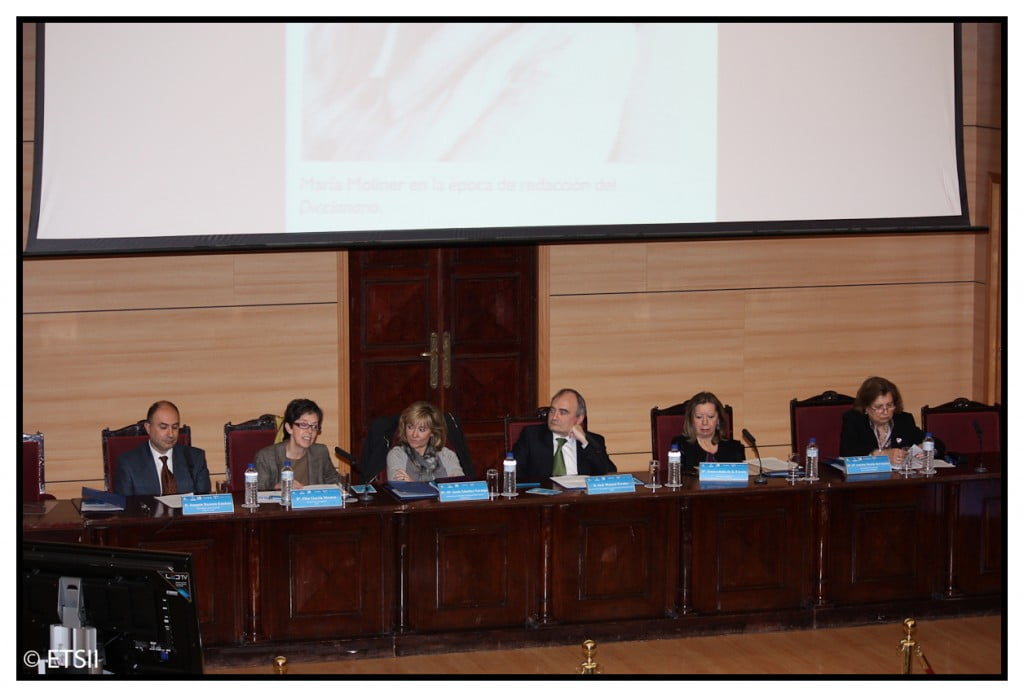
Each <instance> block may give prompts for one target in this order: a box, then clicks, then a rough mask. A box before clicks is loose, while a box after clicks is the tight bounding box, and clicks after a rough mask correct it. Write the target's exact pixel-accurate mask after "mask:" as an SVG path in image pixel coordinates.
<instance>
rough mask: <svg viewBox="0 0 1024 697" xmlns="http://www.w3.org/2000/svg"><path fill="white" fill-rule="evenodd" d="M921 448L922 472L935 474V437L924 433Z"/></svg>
mask: <svg viewBox="0 0 1024 697" xmlns="http://www.w3.org/2000/svg"><path fill="white" fill-rule="evenodd" d="M921 450H923V451H924V470H923V474H935V439H934V438H932V434H930V433H926V434H924V440H923V441H922V442H921Z"/></svg>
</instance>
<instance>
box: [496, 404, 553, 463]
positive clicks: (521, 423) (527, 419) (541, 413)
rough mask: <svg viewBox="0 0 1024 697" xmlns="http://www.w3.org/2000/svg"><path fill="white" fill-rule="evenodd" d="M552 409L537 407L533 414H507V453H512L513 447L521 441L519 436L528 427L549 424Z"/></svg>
mask: <svg viewBox="0 0 1024 697" xmlns="http://www.w3.org/2000/svg"><path fill="white" fill-rule="evenodd" d="M550 409H551V407H549V406H548V407H537V410H536V411H534V412H533V413H532V414H525V415H522V416H512V415H511V414H505V452H506V453H510V452H512V446H513V445H515V444H516V441H517V440H519V434H520V433H522V431H523V429H524V428H526V427H527V426H536V425H538V424H546V423H547V422H548V410H550Z"/></svg>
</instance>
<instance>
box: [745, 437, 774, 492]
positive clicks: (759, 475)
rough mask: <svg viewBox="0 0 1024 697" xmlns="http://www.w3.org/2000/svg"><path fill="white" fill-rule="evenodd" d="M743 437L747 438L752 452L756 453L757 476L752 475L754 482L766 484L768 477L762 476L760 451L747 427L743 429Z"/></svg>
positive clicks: (762, 465) (762, 464)
mask: <svg viewBox="0 0 1024 697" xmlns="http://www.w3.org/2000/svg"><path fill="white" fill-rule="evenodd" d="M743 437H744V438H746V439H747V441H748V442H749V443H750V447H751V448H753V449H754V454H755V455H757V476H756V477H754V484H767V483H768V477H766V476H764V463H762V462H761V451H759V450H758V449H757V441H756V440H755V439H754V437H753V436H752V435H750V431H748V430H747V429H743Z"/></svg>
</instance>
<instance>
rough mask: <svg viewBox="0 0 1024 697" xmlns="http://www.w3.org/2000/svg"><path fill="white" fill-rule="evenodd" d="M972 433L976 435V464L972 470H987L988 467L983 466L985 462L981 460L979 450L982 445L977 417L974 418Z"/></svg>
mask: <svg viewBox="0 0 1024 697" xmlns="http://www.w3.org/2000/svg"><path fill="white" fill-rule="evenodd" d="M974 435H976V436H978V464H977V465H976V466H975V468H974V471H975V472H988V468H987V467H985V463H984V462H983V461H982V456H981V451H982V450H983V449H984V447H983V446H982V438H981V424H980V423H978V420H977V419H975V420H974Z"/></svg>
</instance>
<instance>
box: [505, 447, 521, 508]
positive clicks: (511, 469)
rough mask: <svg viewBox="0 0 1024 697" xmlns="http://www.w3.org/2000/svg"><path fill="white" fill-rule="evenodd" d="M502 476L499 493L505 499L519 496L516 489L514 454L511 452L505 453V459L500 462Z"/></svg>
mask: <svg viewBox="0 0 1024 697" xmlns="http://www.w3.org/2000/svg"><path fill="white" fill-rule="evenodd" d="M501 468H502V470H503V472H504V477H503V478H502V483H501V495H502V496H504V497H505V498H507V499H510V498H512V497H514V496H519V492H517V491H516V456H515V455H513V454H512V453H506V454H505V460H504V462H502V463H501Z"/></svg>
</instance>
